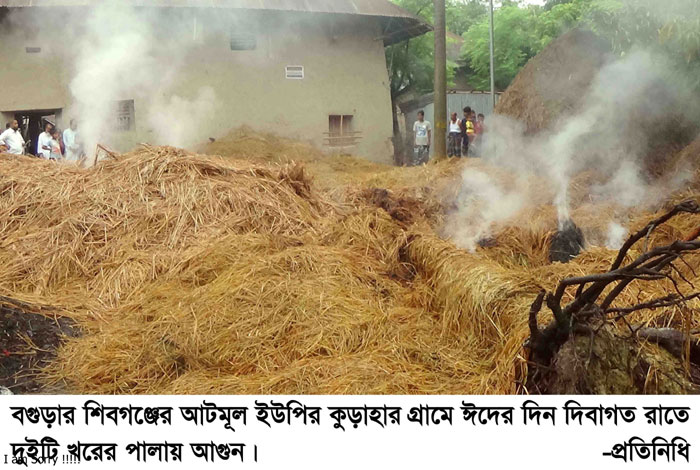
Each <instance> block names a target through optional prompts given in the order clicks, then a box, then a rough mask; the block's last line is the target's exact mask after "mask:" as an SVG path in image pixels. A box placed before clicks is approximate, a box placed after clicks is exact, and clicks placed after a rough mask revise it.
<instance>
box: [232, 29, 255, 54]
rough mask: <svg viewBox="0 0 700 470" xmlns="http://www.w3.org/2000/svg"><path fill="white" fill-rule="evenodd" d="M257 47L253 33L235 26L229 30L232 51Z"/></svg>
mask: <svg viewBox="0 0 700 470" xmlns="http://www.w3.org/2000/svg"><path fill="white" fill-rule="evenodd" d="M257 47H258V41H257V39H256V37H255V34H253V33H251V32H248V31H244V30H240V29H237V28H235V29H234V30H233V31H231V50H232V51H252V50H253V49H255V48H257Z"/></svg>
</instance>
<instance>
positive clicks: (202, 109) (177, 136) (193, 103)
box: [148, 86, 218, 148]
mask: <svg viewBox="0 0 700 470" xmlns="http://www.w3.org/2000/svg"><path fill="white" fill-rule="evenodd" d="M217 109H218V102H217V99H216V93H215V92H214V89H213V88H212V87H208V86H207V87H202V88H200V90H199V92H198V94H197V96H196V97H195V98H194V99H192V100H187V99H185V98H182V97H181V96H178V95H173V96H171V97H170V99H169V100H164V101H160V100H156V101H155V102H154V103H152V104H151V107H150V110H149V115H148V122H149V124H150V126H151V129H153V133H154V136H153V137H154V142H155V143H157V144H167V145H172V146H175V147H185V148H187V147H191V146H193V145H195V144H197V143H200V142H201V141H202V137H203V135H201V133H198V132H195V130H196V129H199V128H201V127H202V126H200V125H197V124H196V123H204V122H207V121H208V120H210V119H211V116H212V114H214V113H215V112H216V110H217Z"/></svg>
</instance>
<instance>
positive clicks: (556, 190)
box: [448, 51, 697, 248]
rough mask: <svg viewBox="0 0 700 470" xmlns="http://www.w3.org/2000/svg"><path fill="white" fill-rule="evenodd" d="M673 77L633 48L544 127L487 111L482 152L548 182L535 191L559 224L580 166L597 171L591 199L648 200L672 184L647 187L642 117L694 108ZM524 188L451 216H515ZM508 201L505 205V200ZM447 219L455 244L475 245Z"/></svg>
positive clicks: (525, 199)
mask: <svg viewBox="0 0 700 470" xmlns="http://www.w3.org/2000/svg"><path fill="white" fill-rule="evenodd" d="M676 78H677V77H674V75H673V69H672V67H670V66H669V65H668V64H667V62H666V61H665V60H664V58H663V57H660V56H658V55H653V54H651V53H649V52H646V51H635V52H632V53H630V54H628V55H627V56H625V57H624V58H622V59H620V60H617V61H615V62H612V63H609V64H608V65H606V66H604V67H603V68H602V69H601V70H600V71H599V73H598V75H597V77H596V78H595V80H594V81H593V83H592V84H591V87H590V89H589V91H588V93H587V94H586V96H585V97H584V98H583V100H582V107H581V109H580V110H579V111H578V112H576V113H573V114H571V115H569V116H567V117H564V118H563V119H562V120H561V121H560V122H559V123H558V124H557V125H555V127H554V129H553V130H552V131H550V132H548V133H542V134H537V135H528V134H527V132H526V130H525V126H524V125H523V124H522V123H519V122H516V121H515V120H513V119H510V118H507V117H504V116H498V115H494V116H491V117H490V118H489V120H488V122H487V123H486V129H487V132H486V134H485V135H484V142H483V145H482V155H483V159H484V160H485V161H486V162H488V163H490V164H492V165H493V166H495V167H499V168H505V169H508V170H510V171H511V172H512V173H513V174H516V175H520V176H521V177H522V176H523V175H533V176H537V177H540V178H543V179H544V180H545V181H547V186H546V187H542V188H541V193H546V192H551V193H552V194H551V201H550V202H551V203H553V204H554V205H555V206H556V208H557V212H558V218H559V224H560V227H561V226H562V224H563V223H564V222H565V221H567V220H568V219H569V218H570V210H571V207H570V206H571V203H570V200H569V197H570V195H569V188H570V184H571V180H572V178H573V176H575V175H576V174H578V173H580V172H581V171H583V170H593V171H595V172H596V173H597V174H598V175H599V176H601V177H602V178H603V181H602V182H601V183H598V184H597V185H595V187H594V188H593V190H592V192H591V194H590V197H591V198H596V199H597V200H598V201H599V202H603V201H604V202H611V203H614V204H618V205H621V206H623V207H639V206H644V205H646V204H649V203H650V202H652V201H654V200H658V197H659V196H660V195H661V194H668V193H669V192H670V191H671V190H673V189H675V188H673V187H669V186H668V185H667V183H669V182H665V184H666V185H665V186H663V187H662V186H660V185H657V186H652V185H651V184H650V183H649V181H647V180H646V179H645V177H644V175H643V172H642V167H643V158H644V157H645V155H646V154H647V152H648V146H649V145H650V143H653V139H654V138H655V136H654V135H649V133H648V132H647V131H645V130H644V129H649V128H650V126H649V125H645V126H642V125H640V124H641V123H644V124H648V123H650V122H651V123H653V122H655V121H659V120H662V119H665V118H666V116H668V115H673V114H674V113H675V114H676V115H677V114H678V113H679V112H683V109H682V108H683V107H682V106H680V104H683V105H684V106H687V108H688V111H689V112H690V111H691V110H690V108H694V106H691V103H693V102H692V101H688V100H687V96H688V88H687V87H684V86H683V84H682V83H680V82H679V81H677V80H676ZM694 101H695V102H697V99H695V100H694ZM679 110H680V111H679ZM692 111H694V109H693V110H692ZM651 127H653V126H651ZM470 171H473V170H471V169H469V168H468V169H466V170H465V173H469V172H470ZM686 176H687V175H686ZM681 180H682V178H681V179H678V180H677V181H675V182H674V183H676V184H677V183H678V182H679V181H681ZM465 181H466V178H465ZM479 187H481V188H482V189H483V190H484V191H485V192H484V194H483V195H480V194H476V195H473V199H477V200H478V199H485V198H486V199H489V198H491V197H492V194H489V192H488V191H490V189H489V188H488V187H484V186H479ZM526 189H527V188H525V187H524V186H523V185H521V184H518V182H515V184H514V185H513V187H510V188H508V194H509V197H507V198H506V199H504V200H503V201H501V202H499V204H500V206H501V207H500V208H499V210H497V211H491V210H487V209H479V207H481V206H475V207H472V208H469V209H465V208H464V207H461V206H460V208H459V210H458V211H456V213H455V214H454V217H456V218H461V217H462V215H461V214H462V212H464V211H468V212H474V211H477V212H478V213H479V217H476V219H478V220H480V222H479V223H478V225H477V227H482V226H492V225H493V224H496V223H501V224H502V223H504V222H506V220H505V219H504V218H503V216H504V215H506V214H512V215H515V214H516V213H517V210H518V209H519V208H520V207H522V206H524V205H529V204H533V205H534V201H532V195H531V193H528V191H527V190H526ZM472 190H474V188H472ZM515 195H517V196H515ZM539 202H541V201H539ZM461 203H463V202H461ZM461 203H460V204H461ZM509 203H510V204H512V206H511V207H503V205H504V204H509ZM448 225H449V226H450V227H451V230H450V231H449V233H448V235H449V236H451V237H452V238H453V239H454V240H455V241H456V243H457V244H458V245H459V246H462V247H465V248H471V247H472V246H473V244H472V243H471V242H470V240H471V238H472V235H473V232H474V228H472V227H466V226H464V225H457V224H448ZM462 232H465V233H466V234H465V233H462ZM465 240H466V242H465Z"/></svg>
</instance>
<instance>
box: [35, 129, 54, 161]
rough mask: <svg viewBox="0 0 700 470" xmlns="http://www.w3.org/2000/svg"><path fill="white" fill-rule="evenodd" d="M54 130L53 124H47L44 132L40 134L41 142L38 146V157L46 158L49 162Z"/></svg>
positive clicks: (39, 141)
mask: <svg viewBox="0 0 700 470" xmlns="http://www.w3.org/2000/svg"><path fill="white" fill-rule="evenodd" d="M52 130H53V124H51V123H50V122H47V123H46V124H45V125H44V132H42V133H41V134H39V140H38V142H37V145H36V153H37V156H38V157H41V158H45V159H46V160H49V159H50V158H51V139H53V137H51V131H52Z"/></svg>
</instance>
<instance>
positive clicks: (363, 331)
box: [0, 137, 700, 394]
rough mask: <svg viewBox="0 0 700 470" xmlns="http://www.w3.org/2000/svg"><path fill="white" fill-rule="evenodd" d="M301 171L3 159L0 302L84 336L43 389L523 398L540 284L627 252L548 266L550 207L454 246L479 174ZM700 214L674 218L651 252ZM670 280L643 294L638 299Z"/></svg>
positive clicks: (148, 158) (122, 160)
mask: <svg viewBox="0 0 700 470" xmlns="http://www.w3.org/2000/svg"><path fill="white" fill-rule="evenodd" d="M261 138H262V139H265V137H261ZM265 145H267V144H265ZM275 146H276V148H277V149H278V150H279V153H280V154H281V155H284V153H285V149H284V146H280V145H279V142H277V143H276V144H275ZM295 149H296V150H295V151H297V152H299V155H300V154H302V152H300V151H299V150H298V147H295ZM220 153H223V152H220ZM334 158H338V159H339V160H337V161H336V163H334V164H335V165H337V166H338V167H342V166H343V163H344V164H348V165H350V164H351V163H352V162H353V161H354V159H348V160H347V161H342V160H340V158H341V157H334ZM298 160H300V159H294V158H284V157H282V158H279V157H276V158H275V161H272V162H269V161H268V162H265V161H264V159H263V158H258V159H253V158H250V157H249V155H237V156H236V157H235V158H222V157H206V156H201V155H193V154H188V153H186V152H184V151H181V150H177V149H174V148H169V147H159V148H154V147H142V148H141V149H139V150H136V151H134V152H132V153H129V154H125V155H122V156H120V157H119V158H118V159H117V160H115V161H109V162H105V163H102V164H100V165H99V166H98V167H96V168H93V169H88V170H82V169H77V168H71V167H65V166H61V165H55V164H51V163H49V162H43V161H36V160H29V159H26V158H23V157H20V158H16V157H2V158H0V178H1V179H0V181H1V183H0V186H1V190H0V243H1V244H2V248H3V249H2V250H0V263H1V264H2V266H3V269H2V270H0V294H2V295H7V296H11V297H13V298H17V299H22V300H26V301H32V302H37V303H41V304H47V305H53V306H56V307H58V308H60V309H61V311H62V312H63V313H64V314H65V315H67V316H70V317H72V318H74V319H75V320H76V321H78V323H79V325H80V327H81V328H82V329H83V335H82V336H81V337H79V338H75V339H69V340H67V341H66V343H65V344H64V345H63V346H62V347H61V348H60V350H59V353H58V357H57V358H56V360H55V361H54V362H53V363H52V364H51V365H50V367H49V368H48V369H47V370H46V371H45V378H46V380H47V381H48V382H51V383H53V384H56V383H58V384H61V386H62V387H63V389H64V390H65V391H67V392H74V393H107V394H109V393H155V394H168V393H197V394H207V393H224V394H227V393H250V394H260V393H263V394H265V393H275V394H297V393H302V394H303V393H331V394H333V393H358V394H359V393H363V394H364V393H421V394H438V393H440V394H469V393H474V394H480V393H512V392H514V391H515V388H516V371H518V370H519V368H520V369H522V367H524V366H525V359H524V358H523V356H522V344H523V341H524V340H525V338H526V337H527V336H528V330H527V311H528V308H529V304H530V303H531V302H532V300H533V298H534V297H535V296H536V294H537V292H538V291H539V290H540V289H542V288H548V289H551V288H553V287H554V286H555V285H556V282H557V281H558V280H559V279H561V278H563V277H566V276H570V275H577V274H584V273H590V272H599V271H603V270H605V269H607V267H608V266H609V264H610V263H611V262H612V259H613V258H614V255H615V253H614V252H612V251H610V250H605V249H602V248H591V249H589V250H588V251H586V252H585V253H584V254H583V255H582V256H580V257H579V258H577V259H576V260H574V261H573V262H572V263H570V264H568V265H561V264H555V265H550V264H547V262H546V254H545V253H546V249H547V237H548V232H547V230H546V229H545V228H543V227H548V226H549V227H550V228H551V225H550V224H551V223H555V220H554V219H553V209H552V208H543V209H540V210H539V212H538V214H539V217H538V218H533V216H532V214H528V215H527V217H528V218H529V219H530V220H529V221H528V222H527V223H523V224H519V225H515V226H512V227H510V228H508V229H507V230H503V231H501V232H500V233H499V234H498V235H497V236H496V239H497V241H498V245H497V246H496V247H494V248H487V249H483V250H480V251H478V252H477V253H468V252H465V251H462V250H459V249H457V248H455V246H454V245H453V244H452V243H451V242H449V241H445V240H442V239H441V238H440V237H439V236H438V235H437V234H438V233H439V228H440V227H439V226H440V224H441V223H442V221H443V217H444V213H443V212H444V211H442V210H441V207H443V205H442V204H441V203H442V202H443V199H442V198H443V197H445V195H446V194H449V193H450V191H453V190H454V185H455V182H456V181H458V178H459V174H460V173H461V171H462V169H463V168H465V166H468V165H470V164H472V163H467V162H456V163H455V162H445V163H440V164H438V165H431V166H427V167H422V168H412V169H393V168H390V167H382V166H380V165H375V164H365V165H364V166H365V167H366V168H367V171H364V172H362V171H357V172H355V173H354V174H350V176H347V174H346V178H347V179H346V180H345V181H344V182H343V184H342V185H335V187H333V188H332V189H331V188H330V187H331V186H332V184H331V183H330V182H329V181H328V180H322V178H323V176H322V171H319V170H318V166H319V165H322V166H323V167H324V170H323V171H326V169H327V168H328V165H329V163H328V162H327V161H325V162H322V163H315V162H314V160H313V159H311V160H310V161H307V162H305V164H304V165H303V166H302V165H300V164H298V163H295V161H298ZM331 161H333V160H331ZM341 171H342V170H341ZM351 173H352V172H351ZM308 174H311V175H314V176H315V180H314V181H312V179H311V177H310V176H308ZM319 180H322V181H319ZM377 186H381V187H383V188H388V189H389V191H379V192H378V190H376V189H372V188H376V187H377ZM576 210H581V211H586V210H587V209H586V208H585V207H583V209H580V208H579V209H576ZM576 210H575V211H574V217H576V215H577V212H576ZM441 211H442V212H441ZM581 213H583V212H581ZM649 217H650V214H641V215H639V218H638V220H636V221H635V222H634V223H635V224H636V225H639V226H641V225H642V224H643V223H644V221H645V220H647V219H648V218H649ZM698 222H699V221H698V220H687V219H678V220H674V221H673V223H672V224H671V225H669V228H667V229H665V231H661V232H659V233H658V234H657V235H655V236H654V237H652V239H651V240H650V243H653V244H658V243H662V242H664V241H667V240H671V239H673V238H674V237H677V236H680V235H683V234H685V233H686V232H687V231H689V230H690V229H691V228H693V227H694V226H697V224H698ZM587 225H590V224H588V223H587V222H585V221H584V223H583V224H582V226H584V228H586V226H587ZM687 261H688V263H689V265H690V266H693V267H698V265H699V260H698V259H697V257H689V258H688V259H687ZM686 271H687V272H686V273H685V274H686V275H687V276H689V278H691V280H692V279H695V278H696V276H695V275H694V274H693V273H692V272H690V271H689V270H686ZM664 289H668V286H667V285H665V284H664V283H657V284H644V285H636V284H635V285H633V286H632V287H631V288H630V290H629V292H628V293H626V295H625V297H624V298H623V299H621V301H624V300H630V301H633V302H636V301H637V299H638V298H639V299H642V300H644V299H646V298H651V297H653V296H658V295H659V293H661V294H663V293H665V292H664ZM634 320H635V321H641V322H650V323H651V324H658V325H674V326H677V325H680V324H682V322H683V317H682V314H681V312H675V311H665V312H640V313H638V314H636V315H635V318H634ZM694 321H695V324H694V327H695V328H697V327H698V326H700V325H698V324H697V320H694ZM654 390H655V389H653V388H651V389H650V390H649V391H652V392H653V391H654Z"/></svg>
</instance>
